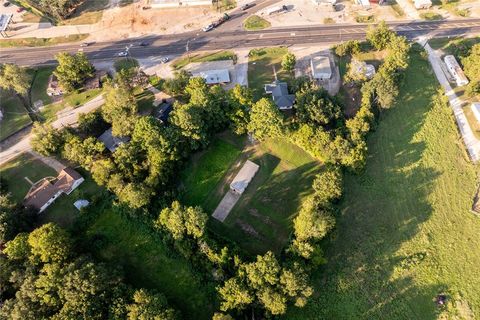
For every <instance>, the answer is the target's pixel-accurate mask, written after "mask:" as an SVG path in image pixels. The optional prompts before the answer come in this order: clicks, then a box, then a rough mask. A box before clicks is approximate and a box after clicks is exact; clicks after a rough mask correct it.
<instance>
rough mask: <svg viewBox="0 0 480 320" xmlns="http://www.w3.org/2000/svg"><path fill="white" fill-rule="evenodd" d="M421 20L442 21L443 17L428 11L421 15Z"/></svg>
mask: <svg viewBox="0 0 480 320" xmlns="http://www.w3.org/2000/svg"><path fill="white" fill-rule="evenodd" d="M420 18H422V19H424V20H442V19H443V16H442V15H441V14H439V13H436V12H432V11H428V12H422V13H420Z"/></svg>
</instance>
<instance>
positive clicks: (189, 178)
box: [182, 139, 240, 213]
mask: <svg viewBox="0 0 480 320" xmlns="http://www.w3.org/2000/svg"><path fill="white" fill-rule="evenodd" d="M239 155H240V150H239V149H238V148H237V147H235V146H233V145H232V144H230V143H227V142H225V141H223V140H220V139H216V140H215V141H214V142H213V143H212V144H211V145H210V146H209V148H208V149H207V150H205V151H202V152H200V153H198V154H196V155H194V156H193V158H192V159H191V161H190V162H189V165H188V166H187V168H186V169H185V170H184V172H183V174H182V176H183V178H182V181H183V194H184V196H183V198H182V202H183V203H185V204H187V205H200V206H201V207H202V208H203V209H204V210H206V211H207V212H209V213H212V212H213V210H215V207H216V206H217V204H218V203H219V202H220V200H221V199H222V197H223V192H216V190H215V189H216V187H217V185H218V183H219V182H220V181H221V180H222V178H223V176H224V175H225V173H226V172H227V170H228V169H229V168H230V166H231V165H232V164H233V162H234V161H235V159H237V157H238V156H239Z"/></svg>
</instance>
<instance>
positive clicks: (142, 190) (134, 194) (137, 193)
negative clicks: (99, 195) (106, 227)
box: [109, 182, 153, 209]
mask: <svg viewBox="0 0 480 320" xmlns="http://www.w3.org/2000/svg"><path fill="white" fill-rule="evenodd" d="M109 186H110V185H109ZM112 190H114V191H115V193H116V195H117V196H118V200H120V202H123V203H125V204H127V205H128V206H129V207H130V208H133V209H138V208H141V207H144V206H146V205H147V204H148V203H149V202H150V198H151V196H152V195H153V190H152V189H151V188H150V187H148V186H146V185H145V184H144V183H131V182H130V183H128V184H126V185H124V186H123V185H122V187H121V188H112Z"/></svg>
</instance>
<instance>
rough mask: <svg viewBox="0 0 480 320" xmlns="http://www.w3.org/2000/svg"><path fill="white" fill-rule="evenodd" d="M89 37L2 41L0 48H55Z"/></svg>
mask: <svg viewBox="0 0 480 320" xmlns="http://www.w3.org/2000/svg"><path fill="white" fill-rule="evenodd" d="M88 36H89V35H88V34H72V35H68V36H64V37H54V38H21V39H0V48H8V47H46V46H54V45H57V44H61V43H67V42H76V41H82V40H85V39H86V38H88Z"/></svg>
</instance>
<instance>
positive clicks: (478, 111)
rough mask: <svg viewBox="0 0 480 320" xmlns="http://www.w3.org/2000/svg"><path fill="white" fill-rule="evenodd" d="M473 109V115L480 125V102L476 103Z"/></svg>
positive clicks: (472, 106) (473, 104)
mask: <svg viewBox="0 0 480 320" xmlns="http://www.w3.org/2000/svg"><path fill="white" fill-rule="evenodd" d="M470 108H472V112H473V115H474V116H475V118H476V119H477V121H478V122H479V123H480V102H474V103H472V105H471V106H470Z"/></svg>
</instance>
